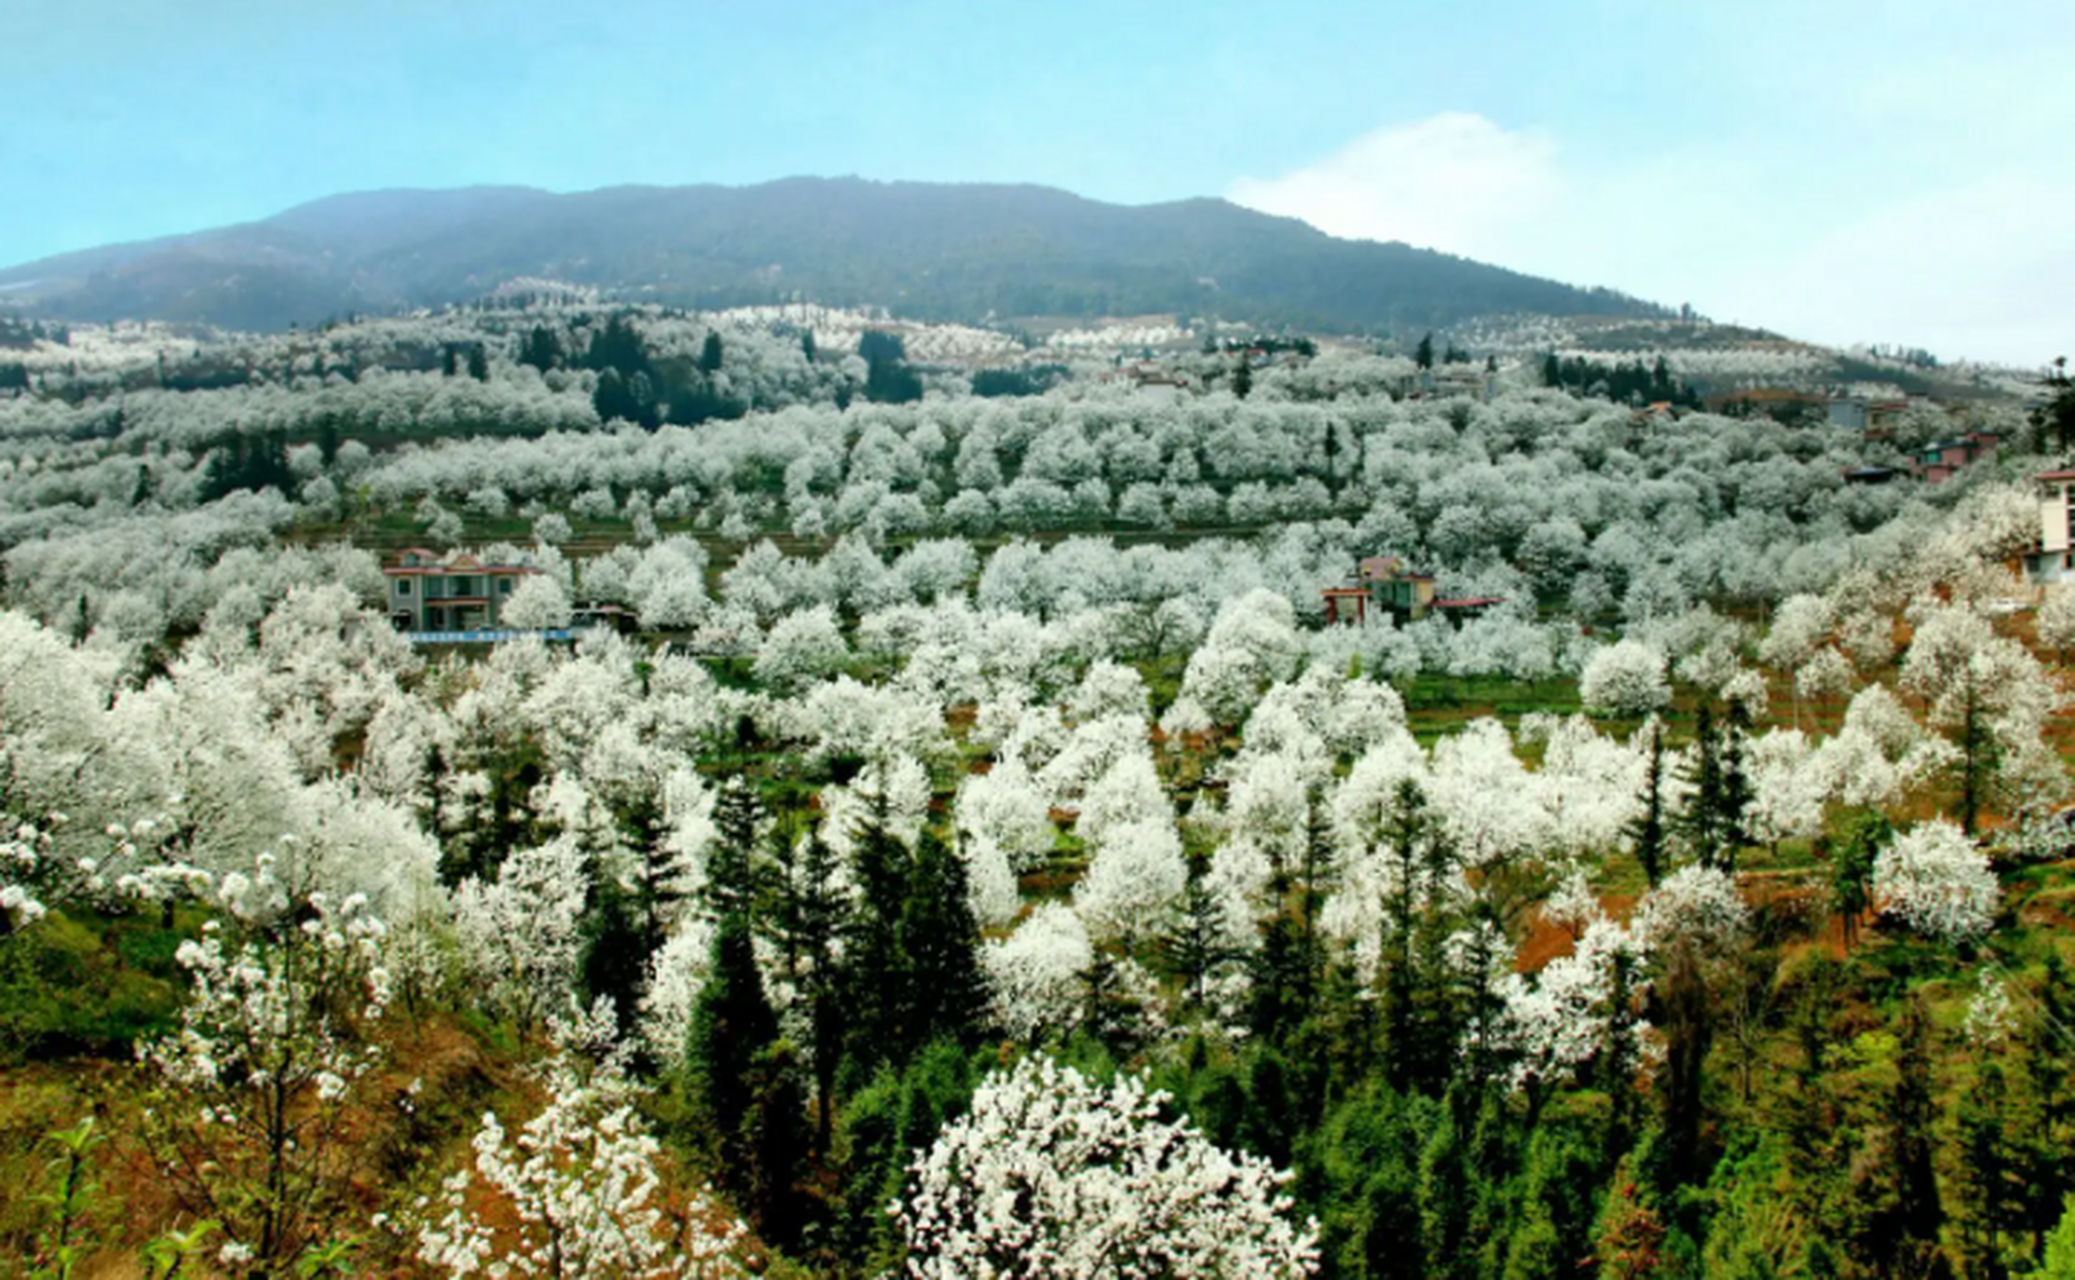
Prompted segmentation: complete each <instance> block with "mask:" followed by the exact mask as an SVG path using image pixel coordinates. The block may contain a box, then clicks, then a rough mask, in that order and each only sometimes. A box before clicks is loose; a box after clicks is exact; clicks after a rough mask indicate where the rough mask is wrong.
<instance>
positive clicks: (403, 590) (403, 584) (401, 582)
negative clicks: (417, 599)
mask: <svg viewBox="0 0 2075 1280" xmlns="http://www.w3.org/2000/svg"><path fill="white" fill-rule="evenodd" d="M396 594H398V595H400V596H407V595H409V594H411V580H410V579H409V578H398V579H397V580H396Z"/></svg>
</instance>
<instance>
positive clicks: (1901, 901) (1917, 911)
mask: <svg viewBox="0 0 2075 1280" xmlns="http://www.w3.org/2000/svg"><path fill="white" fill-rule="evenodd" d="M1999 892H2000V891H1999V888H1998V885H1997V883H1996V873H1995V872H1994V871H1993V870H1991V869H1990V868H1989V860H1988V857H1987V855H1985V854H1984V853H1982V851H1981V850H1980V849H1978V848H1976V847H1975V845H1974V842H1973V841H1972V840H1969V839H1968V838H1967V836H1966V835H1965V833H1963V832H1962V831H1961V830H1960V829H1959V828H1958V827H1956V826H1954V825H1953V824H1951V823H1950V822H1945V821H1941V820H1936V819H1934V820H1932V821H1930V822H1925V823H1922V824H1920V825H1918V826H1916V827H1913V828H1911V829H1910V830H1908V831H1905V832H1903V833H1902V834H1901V835H1899V836H1897V837H1895V839H1894V842H1893V843H1891V844H1889V845H1888V847H1887V848H1885V849H1883V850H1881V851H1880V853H1879V854H1878V855H1877V856H1876V857H1875V858H1874V860H1873V903H1874V907H1875V909H1876V910H1878V911H1879V912H1880V913H1881V914H1882V915H1884V916H1888V917H1891V918H1893V919H1895V920H1898V921H1900V922H1901V923H1902V924H1904V925H1906V926H1908V927H1909V928H1910V929H1913V930H1915V931H1916V932H1918V933H1921V934H1923V935H1924V936H1925V937H1927V938H1935V939H1938V940H1940V941H1943V942H1964V941H1967V940H1970V939H1973V938H1978V937H1980V936H1981V935H1983V934H1985V933H1987V932H1988V931H1989V928H1990V926H1992V925H1993V924H1994V923H1995V920H1996V904H1997V901H1998V899H1999Z"/></svg>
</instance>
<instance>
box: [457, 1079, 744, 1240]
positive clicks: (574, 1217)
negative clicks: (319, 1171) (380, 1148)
mask: <svg viewBox="0 0 2075 1280" xmlns="http://www.w3.org/2000/svg"><path fill="white" fill-rule="evenodd" d="M550 1087H551V1090H552V1094H551V1096H550V1098H549V1100H548V1105H547V1106H546V1107H545V1108H543V1109H542V1111H541V1113H540V1114H539V1115H537V1116H535V1117H534V1118H533V1119H531V1120H529V1121H527V1122H526V1124H525V1126H524V1127H523V1128H521V1129H520V1131H519V1132H518V1134H517V1135H510V1134H507V1133H506V1132H505V1129H504V1126H503V1124H502V1123H501V1122H499V1120H498V1118H497V1116H496V1115H495V1114H494V1113H488V1112H486V1113H485V1114H484V1116H483V1125H482V1128H481V1129H480V1130H479V1131H478V1132H477V1133H476V1137H475V1143H474V1145H475V1153H476V1156H475V1176H474V1177H472V1176H471V1175H470V1173H469V1171H468V1170H467V1169H463V1170H461V1171H459V1172H457V1173H456V1174H455V1175H454V1176H453V1177H451V1178H449V1179H448V1180H447V1181H446V1183H445V1186H444V1194H443V1196H442V1198H441V1200H440V1202H439V1204H440V1205H441V1206H443V1207H444V1208H445V1210H446V1212H445V1213H444V1215H443V1216H441V1217H440V1218H439V1219H438V1220H437V1221H430V1220H428V1221H425V1222H423V1223H422V1224H421V1225H420V1226H419V1228H418V1259H419V1261H421V1262H424V1263H425V1264H427V1265H428V1266H431V1267H435V1268H438V1269H439V1270H441V1271H443V1272H444V1273H446V1274H447V1275H450V1276H468V1275H475V1274H477V1273H479V1272H480V1273H482V1274H484V1275H488V1276H491V1277H496V1278H502V1277H506V1276H513V1275H518V1276H553V1277H557V1280H591V1278H592V1277H598V1278H601V1280H602V1278H604V1277H612V1278H613V1280H662V1278H663V1277H687V1278H689V1280H721V1278H722V1277H734V1276H741V1275H744V1274H746V1273H745V1272H744V1271H743V1270H742V1267H741V1265H740V1264H739V1263H738V1262H737V1260H736V1258H735V1250H736V1248H737V1246H738V1245H739V1244H740V1243H741V1242H742V1240H743V1238H744V1237H745V1236H746V1235H747V1229H746V1228H745V1227H743V1226H742V1224H741V1223H739V1222H737V1221H734V1220H732V1219H729V1218H727V1217H726V1216H725V1215H724V1214H723V1213H722V1212H721V1210H720V1209H719V1208H718V1207H717V1206H716V1205H715V1204H713V1203H712V1201H711V1200H709V1199H708V1198H707V1197H706V1196H705V1195H704V1194H703V1193H701V1194H698V1195H696V1196H695V1197H694V1203H693V1204H692V1205H690V1206H689V1209H688V1212H687V1213H686V1214H685V1215H684V1218H685V1220H686V1221H687V1222H689V1223H690V1224H691V1225H690V1226H689V1228H688V1229H685V1230H683V1231H681V1232H680V1231H679V1230H677V1229H676V1228H675V1227H674V1226H673V1224H672V1223H671V1221H670V1219H669V1218H667V1217H666V1216H665V1214H664V1211H663V1206H662V1204H661V1203H660V1201H659V1199H658V1194H657V1193H658V1190H659V1188H660V1179H659V1178H658V1176H657V1173H656V1165H655V1162H656V1157H657V1155H658V1154H659V1153H660V1151H661V1147H660V1145H659V1144H658V1143H657V1142H656V1140H655V1139H654V1138H653V1137H651V1136H649V1134H648V1132H647V1131H646V1130H645V1129H644V1128H643V1126H642V1124H641V1120H640V1118H639V1117H638V1116H637V1115H636V1114H635V1112H634V1105H633V1093H632V1089H631V1087H630V1086H629V1085H627V1083H626V1082H625V1081H624V1079H623V1078H621V1077H620V1076H618V1075H617V1074H615V1073H612V1072H602V1073H599V1074H597V1075H594V1076H592V1077H590V1078H589V1079H585V1078H583V1077H582V1076H581V1075H580V1074H579V1072H578V1071H577V1070H576V1069H575V1068H574V1066H573V1065H572V1064H571V1063H570V1062H569V1061H567V1060H566V1059H565V1060H562V1061H558V1062H556V1063H554V1064H552V1066H551V1068H550ZM478 1183H479V1186H480V1190H479V1191H478V1192H477V1193H476V1194H473V1195H472V1194H471V1187H472V1186H473V1185H478ZM498 1204H501V1206H502V1207H503V1210H504V1211H500V1210H499V1209H498V1208H496V1207H493V1205H498ZM419 1207H420V1210H421V1212H426V1213H430V1212H433V1211H434V1206H433V1202H432V1201H431V1200H430V1199H429V1198H428V1199H425V1200H421V1201H420V1206H419Z"/></svg>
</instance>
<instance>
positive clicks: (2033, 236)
mask: <svg viewBox="0 0 2075 1280" xmlns="http://www.w3.org/2000/svg"><path fill="white" fill-rule="evenodd" d="M1897 135H1901V136H1899V137H1898V136H1897ZM1860 141H1861V142H1866V143H1871V144H1872V145H1876V146H1881V147H1882V149H1883V151H1885V150H1886V149H1887V147H1886V145H1884V144H1891V143H1892V144H1893V146H1894V147H1895V154H1894V155H1893V157H1892V161H1891V163H1889V164H1887V165H1884V166H1881V167H1880V168H1878V169H1877V170H1876V171H1875V172H1876V173H1877V174H1878V176H1877V177H1867V176H1864V175H1865V173H1866V170H1864V169H1862V170H1860V175H1861V176H1860V177H1858V178H1857V179H1852V178H1846V177H1842V176H1837V175H1831V174H1826V173H1825V172H1824V171H1823V170H1822V169H1821V168H1811V167H1810V163H1809V156H1808V154H1807V153H1806V152H1805V151H1799V150H1797V148H1796V147H1795V146H1793V145H1792V144H1791V143H1790V142H1789V141H1788V140H1787V139H1784V138H1772V139H1763V138H1755V137H1749V136H1747V137H1743V138H1726V137H1718V138H1699V139H1695V140H1694V141H1693V142H1692V143H1691V144H1689V145H1686V146H1683V147H1681V148H1679V149H1676V150H1672V151H1663V152H1658V153H1655V154H1647V153H1646V154H1624V155H1621V156H1619V157H1612V156H1604V155H1603V156H1597V157H1595V160H1596V161H1597V162H1598V163H1599V164H1600V165H1602V166H1606V167H1603V168H1597V169H1594V170H1593V171H1590V172H1587V171H1585V170H1584V169H1583V168H1581V167H1579V166H1577V165H1573V164H1566V163H1562V161H1563V160H1564V159H1565V156H1564V154H1563V152H1562V151H1561V150H1560V148H1559V146H1558V140H1557V139H1556V138H1555V137H1554V136H1552V135H1550V134H1547V133H1545V132H1543V131H1540V130H1534V129H1523V130H1508V129H1505V128H1502V127H1500V126H1499V125H1497V124H1495V123H1493V122H1492V121H1491V120H1488V119H1486V118H1485V117H1483V116H1481V115H1475V114H1470V113H1461V112H1453V113H1448V114H1444V115H1437V116H1431V117H1428V118H1426V119H1423V120H1417V121H1414V122H1412V123H1409V124H1395V125H1390V126H1387V127H1385V128H1381V129H1377V130H1375V131H1373V132H1371V133H1368V134H1365V135H1363V136H1362V137H1360V138H1357V139H1356V140H1354V141H1353V142H1351V143H1349V144H1348V145H1347V146H1345V147H1343V148H1341V149H1340V150H1339V151H1337V152H1334V153H1333V154H1332V155H1329V156H1327V157H1325V158H1324V159H1322V160H1320V161H1319V162H1317V163H1316V164H1312V165H1308V166H1305V167H1302V168H1299V169H1295V170H1292V171H1290V172H1288V173H1285V174H1282V175H1280V176H1277V177H1272V178H1267V179H1258V178H1241V179H1239V180H1237V181H1235V182H1234V183H1232V185H1231V187H1230V188H1229V189H1228V191H1227V193H1226V194H1227V195H1228V197H1229V198H1230V199H1231V200H1233V201H1234V202H1235V203H1237V204H1242V205H1246V206H1248V207H1250V208H1254V209H1259V210H1261V211H1263V212H1266V213H1275V214H1281V215H1284V216H1289V217H1296V218H1302V219H1303V220H1304V221H1306V222H1309V223H1311V224H1312V225H1313V226H1315V227H1318V228H1319V229H1320V230H1322V231H1326V232H1328V233H1330V234H1332V235H1337V236H1343V237H1349V238H1358V239H1371V240H1403V241H1405V242H1406V243H1408V244H1412V245H1417V246H1421V247H1424V248H1433V249H1440V250H1443V251H1445V252H1448V253H1456V254H1461V255H1463V256H1465V257H1469V258H1475V259H1477V260H1479V261H1483V262H1490V263H1494V264H1496V265H1499V266H1504V267H1510V268H1512V269H1513V270H1516V271H1526V272H1530V273H1532V274H1536V275H1545V276H1550V277H1553V278H1556V279H1559V280H1566V281H1569V282H1572V283H1577V284H1588V285H1608V286H1611V287H1614V288H1618V289H1623V290H1626V291H1628V292H1630V293H1633V294H1636V295H1638V296H1641V297H1645V298H1650V299H1652V300H1654V301H1658V302H1664V303H1668V304H1671V305H1674V306H1676V305H1677V304H1679V303H1681V302H1691V303H1692V304H1693V305H1694V306H1695V307H1696V308H1698V309H1699V310H1701V311H1702V312H1705V313H1707V314H1710V315H1713V316H1714V317H1716V318H1717V319H1720V320H1734V321H1737V322H1739V323H1743V324H1752V325H1760V326H1763V327H1766V328H1770V329H1774V330H1777V331H1779V332H1782V333H1785V334H1787V335H1789V336H1791V337H1798V338H1803V339H1807V340H1811V341H1818V342H1827V343H1834V344H1837V345H1848V344H1850V343H1854V342H1884V343H1898V344H1904V345H1911V346H1923V347H1927V348H1929V349H1930V350H1932V351H1933V352H1935V353H1937V354H1938V355H1939V356H1941V357H1943V358H1947V359H1959V358H1968V359H1981V360H1999V361H2004V362H2008V363H2013V364H2020V365H2039V364H2043V363H2044V362H2045V361H2047V360H2048V359H2050V358H2051V357H2052V356H2054V355H2055V354H2058V353H2060V352H2062V351H2067V352H2068V353H2069V354H2075V325H2070V323H2069V322H2068V321H2067V318H2066V310H2065V307H2064V305H2063V303H2062V300H2064V299H2066V298H2068V297H2070V296H2075V248H2070V245H2069V241H2068V239H2067V236H2066V233H2065V230H2064V229H2063V228H2062V226H2061V221H2062V218H2063V214H2062V213H2061V211H2062V210H2065V209H2067V208H2069V207H2070V206H2075V178H2071V177H2067V176H2063V175H2062V174H2060V173H2059V172H2057V171H2055V170H2053V169H2052V168H2051V167H2050V166H2044V165H2038V164H2030V165H2026V166H2024V167H2014V166H2013V165H2012V164H2011V163H2010V162H2009V160H2007V159H2006V158H2005V157H2004V156H2003V155H2001V154H1997V155H1994V156H1990V155H1986V154H1984V155H1980V156H1978V157H1977V158H1976V160H1975V162H1974V163H1973V164H1972V165H1969V164H1967V163H1966V162H1965V161H1964V160H1961V161H1959V162H1958V163H1953V162H1952V161H1953V157H1952V156H1951V154H1950V153H1947V154H1944V155H1940V156H1938V157H1937V158H1938V159H1940V160H1944V161H1946V163H1932V164H1927V163H1926V160H1927V159H1930V157H1927V156H1926V155H1925V153H1924V150H1923V148H1921V147H1920V146H1919V147H1912V146H1911V145H1910V144H1909V142H1908V140H1907V135H1906V131H1891V132H1890V133H1889V134H1888V135H1887V136H1884V137H1880V138H1878V139H1877V140H1874V139H1868V138H1864V137H1861V138H1860Z"/></svg>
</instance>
